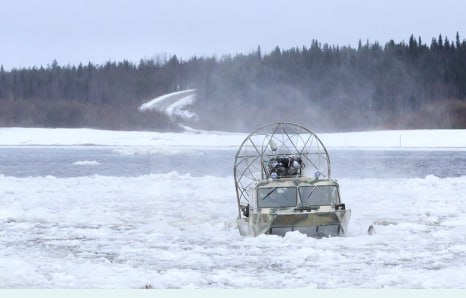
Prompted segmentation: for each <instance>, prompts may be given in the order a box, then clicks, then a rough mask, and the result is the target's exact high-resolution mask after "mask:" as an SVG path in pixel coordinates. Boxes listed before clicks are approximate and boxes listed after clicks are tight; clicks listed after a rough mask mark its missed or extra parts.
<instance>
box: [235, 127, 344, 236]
mask: <svg viewBox="0 0 466 298" xmlns="http://www.w3.org/2000/svg"><path fill="white" fill-rule="evenodd" d="M233 173H234V179H235V188H236V198H237V203H238V219H237V224H238V228H239V232H240V234H241V235H243V236H252V237H255V236H258V235H261V234H274V235H281V236H284V235H285V234H286V233H287V232H291V231H299V232H301V233H303V234H306V235H308V236H311V237H318V238H319V237H328V236H341V235H344V234H345V233H346V231H347V229H348V222H349V219H350V216H351V210H349V209H346V206H345V204H344V203H343V202H342V201H341V198H340V190H339V184H338V182H337V181H336V180H334V179H332V178H331V168H330V157H329V154H328V152H327V149H326V148H325V146H324V144H323V143H322V141H321V140H320V139H319V138H318V137H317V136H316V135H315V134H314V133H313V132H312V131H310V130H309V129H307V128H305V127H303V126H301V125H298V124H293V123H286V122H280V123H272V124H268V125H265V126H263V127H261V128H258V129H257V130H255V131H254V132H252V133H251V134H249V135H248V136H247V137H246V138H245V139H244V141H243V142H242V143H241V145H240V147H239V149H238V151H237V153H236V156H235V165H234V168H233Z"/></svg>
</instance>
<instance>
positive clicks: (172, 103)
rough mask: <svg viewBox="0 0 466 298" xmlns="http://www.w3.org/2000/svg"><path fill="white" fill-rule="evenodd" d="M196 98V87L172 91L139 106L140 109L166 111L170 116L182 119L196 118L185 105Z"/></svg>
mask: <svg viewBox="0 0 466 298" xmlns="http://www.w3.org/2000/svg"><path fill="white" fill-rule="evenodd" d="M195 100H196V89H188V90H184V91H178V92H172V93H168V94H164V95H162V96H159V97H156V98H154V99H151V100H149V101H148V102H146V103H144V104H142V105H141V106H140V107H139V110H140V111H148V110H157V111H161V112H165V113H167V115H169V116H170V117H171V118H177V117H178V118H181V119H183V120H190V119H196V117H197V116H196V114H194V113H193V112H191V111H189V110H188V109H187V107H188V106H189V105H191V104H193V103H194V101H195Z"/></svg>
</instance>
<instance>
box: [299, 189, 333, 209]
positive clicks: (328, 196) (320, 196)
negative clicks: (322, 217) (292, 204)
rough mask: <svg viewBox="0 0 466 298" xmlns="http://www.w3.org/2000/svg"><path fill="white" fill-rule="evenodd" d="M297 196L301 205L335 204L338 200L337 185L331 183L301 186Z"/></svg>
mask: <svg viewBox="0 0 466 298" xmlns="http://www.w3.org/2000/svg"><path fill="white" fill-rule="evenodd" d="M299 196H300V197H301V204H302V205H303V206H322V205H335V204H338V203H339V202H340V199H339V197H338V190H337V187H336V186H333V185H320V186H301V187H300V188H299Z"/></svg>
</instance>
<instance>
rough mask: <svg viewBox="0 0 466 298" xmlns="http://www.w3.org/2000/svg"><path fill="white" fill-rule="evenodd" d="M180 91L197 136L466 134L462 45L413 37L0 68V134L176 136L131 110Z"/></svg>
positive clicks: (157, 116)
mask: <svg viewBox="0 0 466 298" xmlns="http://www.w3.org/2000/svg"><path fill="white" fill-rule="evenodd" d="M0 63H1V61H0ZM187 88H196V89H198V96H197V101H196V102H195V104H194V106H193V107H192V109H193V110H194V111H195V112H196V113H197V114H198V115H199V117H198V122H197V123H191V125H192V126H195V127H198V128H204V129H215V130H239V131H250V130H251V129H253V128H255V127H257V126H260V125H263V124H266V123H269V122H273V121H290V122H298V123H301V124H303V125H305V126H308V127H310V128H311V129H314V130H318V131H343V130H366V129H403V128H410V129H411V128H466V101H465V99H466V40H464V39H461V38H460V35H459V33H457V34H456V36H455V38H454V40H449V39H448V38H447V37H442V36H441V35H440V36H438V37H436V38H433V39H432V40H431V41H429V42H428V43H426V42H424V41H422V40H421V38H420V37H417V38H415V37H414V36H411V37H410V38H409V40H408V42H399V43H396V42H394V41H393V40H391V41H389V42H387V43H386V44H385V45H383V46H382V45H380V44H379V43H377V42H375V43H369V42H365V43H363V42H360V43H359V45H358V47H357V48H352V47H346V46H344V47H340V46H329V45H327V44H324V45H322V44H321V43H319V42H318V41H316V40H314V41H312V43H311V44H310V45H309V46H303V47H296V48H291V49H286V50H285V49H280V48H278V47H277V48H275V50H273V51H271V52H270V53H266V54H263V53H262V52H261V49H260V48H259V47H258V48H257V49H256V50H255V51H252V52H251V53H249V54H237V55H235V56H231V55H227V56H223V57H221V58H217V57H192V58H190V59H189V60H186V61H183V60H179V59H178V58H177V57H176V56H172V57H169V58H167V59H152V60H141V61H140V62H139V63H137V64H135V63H130V62H128V61H123V62H108V63H106V64H104V65H94V64H92V63H89V64H87V65H81V64H80V65H77V66H75V65H73V66H70V65H67V66H60V65H58V63H57V62H53V63H52V64H51V65H47V66H45V67H43V66H41V67H33V68H25V69H13V70H8V71H6V70H4V69H3V67H1V68H0V103H1V105H0V126H23V127H33V126H37V127H95V128H107V129H153V130H176V129H178V128H177V125H176V124H175V123H173V122H172V120H170V118H169V117H168V116H167V115H165V114H163V113H160V112H144V113H142V112H139V111H138V109H137V108H138V106H139V105H140V104H141V103H143V102H144V101H146V100H148V99H151V98H154V97H156V96H159V95H162V94H164V93H167V92H172V91H177V90H183V89H187Z"/></svg>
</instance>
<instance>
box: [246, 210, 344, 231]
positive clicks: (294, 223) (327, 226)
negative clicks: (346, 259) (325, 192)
mask: <svg viewBox="0 0 466 298" xmlns="http://www.w3.org/2000/svg"><path fill="white" fill-rule="evenodd" d="M350 217H351V210H338V211H333V212H309V213H291V214H266V213H264V214H257V213H256V214H250V216H249V217H245V218H239V219H237V224H238V229H239V231H240V234H241V235H242V236H247V237H256V236H259V235H261V234H272V235H279V236H284V235H285V234H286V233H288V232H291V231H299V232H300V233H303V234H306V235H307V236H310V237H329V236H342V235H344V234H345V233H346V231H347V229H348V223H349V219H350Z"/></svg>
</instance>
